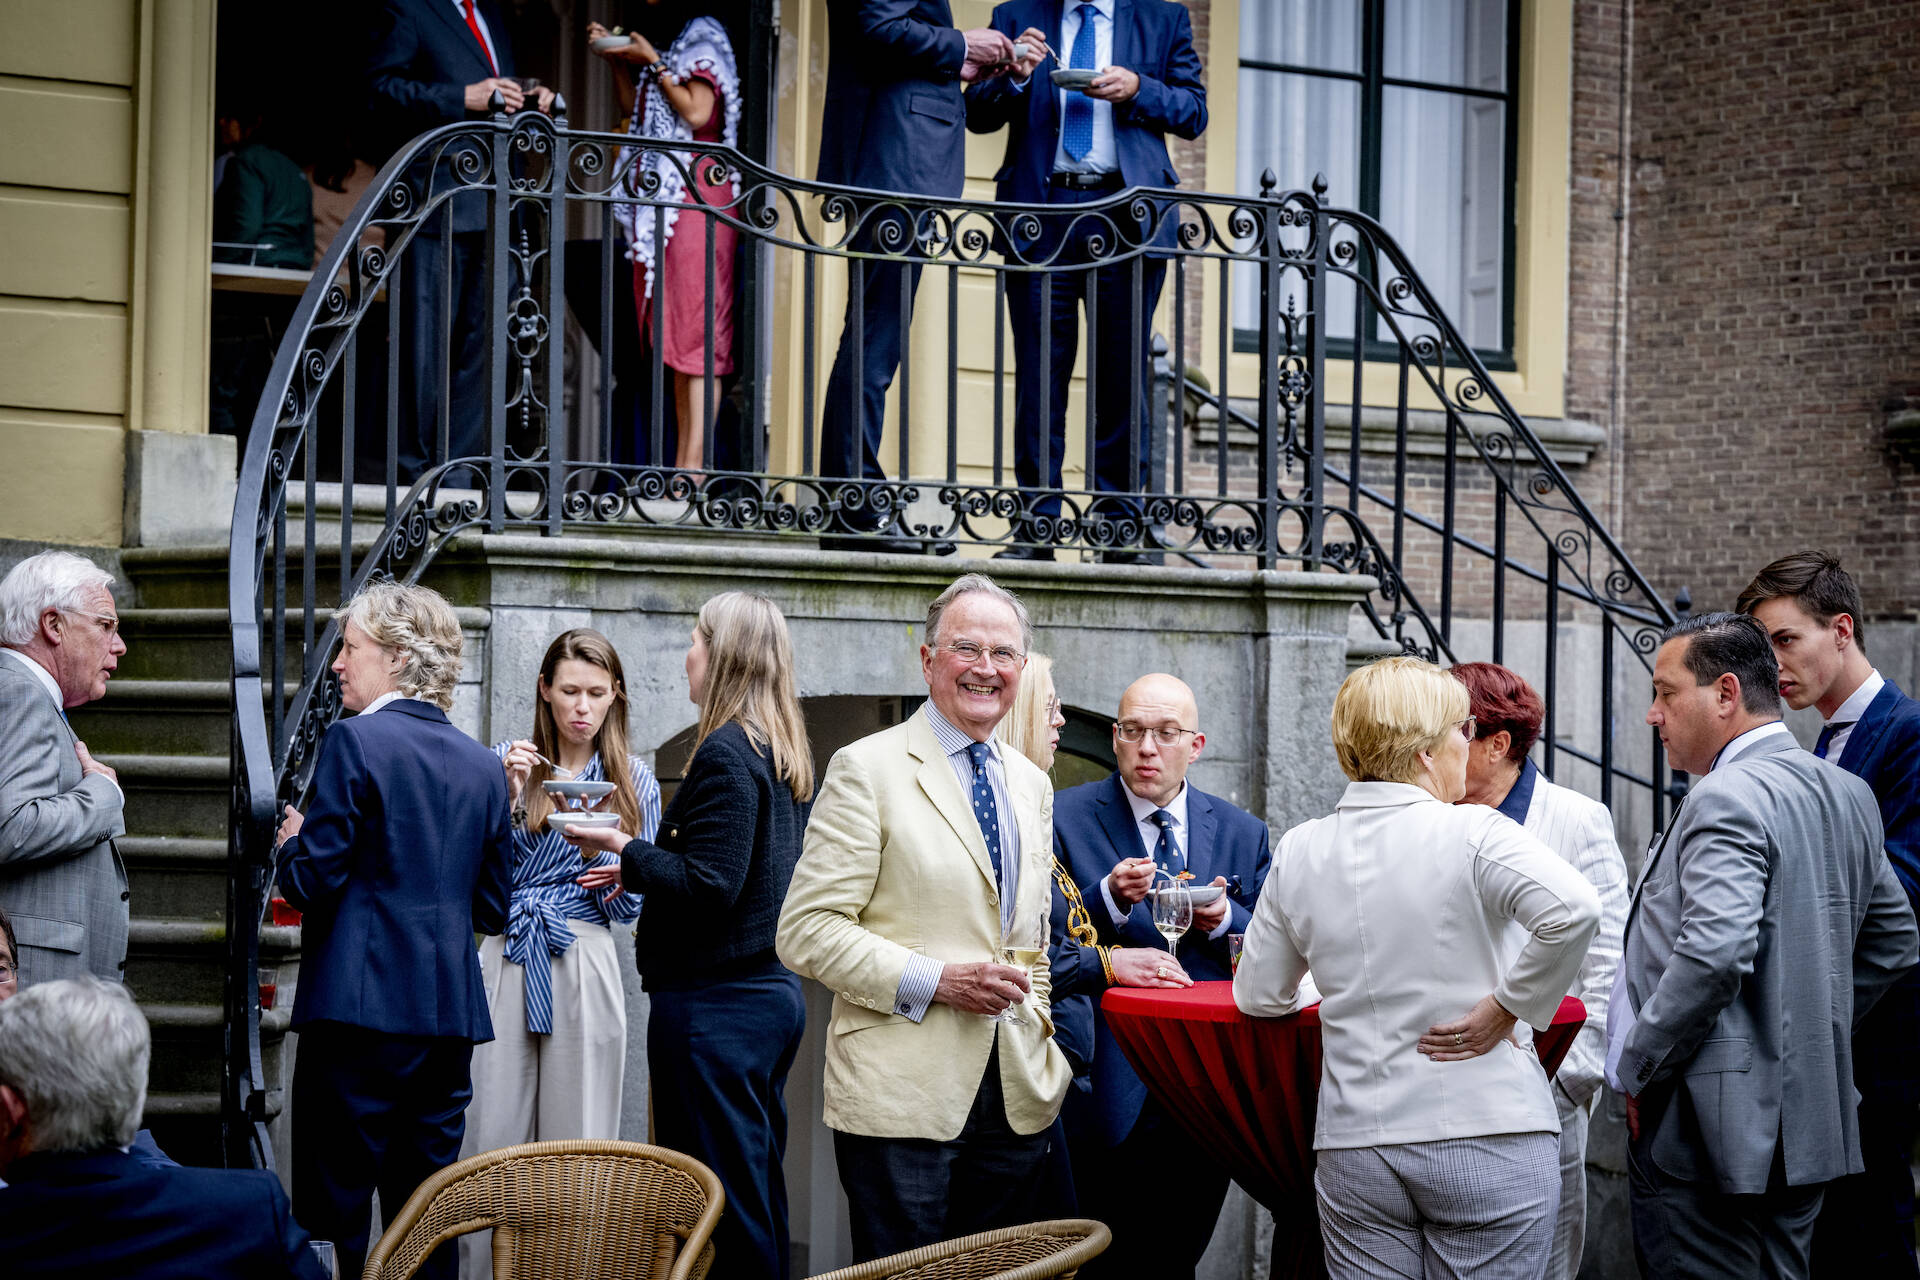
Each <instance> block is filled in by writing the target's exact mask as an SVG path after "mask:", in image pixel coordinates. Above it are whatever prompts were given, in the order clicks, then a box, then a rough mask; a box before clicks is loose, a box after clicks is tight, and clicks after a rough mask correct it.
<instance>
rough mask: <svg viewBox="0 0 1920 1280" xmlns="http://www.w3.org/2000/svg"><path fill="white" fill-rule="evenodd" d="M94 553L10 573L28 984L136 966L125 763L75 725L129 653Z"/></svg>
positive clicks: (7, 832) (2, 679) (1, 712)
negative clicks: (70, 721)
mask: <svg viewBox="0 0 1920 1280" xmlns="http://www.w3.org/2000/svg"><path fill="white" fill-rule="evenodd" d="M112 582H113V579H112V578H111V577H109V576H108V575H107V573H106V571H105V570H103V569H101V568H100V567H99V566H98V565H95V564H93V563H92V562H91V561H88V560H84V559H82V558H81V557H79V556H76V555H73V554H71V553H69V552H65V551H43V552H41V553H40V554H39V555H36V556H29V557H28V558H27V559H25V560H22V561H21V562H20V563H19V564H17V565H15V566H14V568H13V571H12V572H10V573H9V574H7V576H6V578H5V579H4V580H0V906H4V907H5V908H6V910H7V913H8V914H9V915H10V916H12V917H13V927H14V931H15V932H16V933H17V934H18V936H19V944H20V953H19V956H18V957H17V959H18V962H19V965H20V972H21V979H22V982H23V984H24V983H27V982H35V983H39V982H48V981H51V980H53V979H55V978H76V977H79V976H80V975H82V974H85V973H92V974H94V975H95V976H96V977H99V978H103V979H106V980H107V981H110V982H119V981H120V980H121V977H122V973H123V971H124V970H125V969H126V967H127V964H126V955H127V898H128V893H127V871H126V867H125V866H124V865H123V864H122V863H121V861H120V855H119V852H118V851H117V850H116V849H115V848H114V845H113V838H114V837H115V836H118V835H122V834H124V833H125V832H126V829H127V828H126V823H125V822H124V821H123V819H122V816H121V810H122V808H123V807H124V804H125V797H124V796H123V795H121V793H120V784H119V782H118V780H117V779H116V778H115V777H114V773H113V770H112V769H110V768H108V767H107V766H106V765H104V764H101V763H100V762H99V761H98V760H95V759H94V758H93V757H92V756H91V755H89V754H88V752H87V744H86V743H84V742H81V741H80V740H78V739H77V738H75V737H74V736H73V730H72V729H71V728H69V727H68V725H67V712H66V709H67V708H68V707H77V706H79V705H80V704H82V703H84V702H91V701H93V700H94V699H96V698H99V697H101V696H102V695H103V694H105V693H106V691H107V680H108V679H109V678H111V676H112V675H113V669H114V668H115V667H116V666H118V665H119V661H120V655H121V654H123V653H125V652H126V651H127V646H126V644H125V642H123V641H122V640H121V639H120V616H119V613H118V612H117V611H116V610H115V608H114V604H113V594H112V593H111V592H110V591H108V590H107V588H108V587H109V586H110V585H111V584H112Z"/></svg>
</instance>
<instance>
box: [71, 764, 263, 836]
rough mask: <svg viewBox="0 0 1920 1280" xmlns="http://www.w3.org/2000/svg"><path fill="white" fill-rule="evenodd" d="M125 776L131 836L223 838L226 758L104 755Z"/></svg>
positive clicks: (226, 801) (123, 783) (123, 788)
mask: <svg viewBox="0 0 1920 1280" xmlns="http://www.w3.org/2000/svg"><path fill="white" fill-rule="evenodd" d="M99 759H100V761H101V762H102V763H103V764H106V765H108V766H109V767H111V768H112V769H113V770H114V771H115V772H116V773H117V774H119V781H120V790H121V791H122V792H124V793H125V794H126V797H127V809H126V813H127V823H128V827H129V830H128V832H127V834H129V835H133V836H198V837H202V838H207V837H212V836H217V835H220V834H223V833H224V832H225V831H226V829H227V810H228V807H229V804H230V793H231V787H230V786H229V784H228V777H227V757H226V755H225V754H224V753H223V754H220V755H152V754H147V753H140V754H137V755H136V754H131V753H128V754H110V755H102V756H100V757H99Z"/></svg>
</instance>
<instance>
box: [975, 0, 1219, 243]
mask: <svg viewBox="0 0 1920 1280" xmlns="http://www.w3.org/2000/svg"><path fill="white" fill-rule="evenodd" d="M1068 2H1071V0H1068ZM1064 11H1065V3H1063V0H1006V3H1004V4H1001V5H998V6H996V7H995V8H994V11H993V19H992V26H993V27H994V29H995V30H997V31H1001V32H1004V33H1005V34H1006V36H1007V37H1008V38H1009V39H1011V38H1013V37H1015V36H1017V35H1019V34H1020V33H1021V32H1022V31H1025V30H1026V29H1027V28H1028V27H1036V28H1038V29H1039V30H1041V31H1044V32H1046V33H1047V44H1048V45H1049V47H1051V48H1052V49H1053V50H1054V51H1055V52H1056V53H1058V54H1060V55H1062V56H1065V54H1066V50H1064V49H1062V48H1061V47H1060V22H1061V15H1062V14H1063V12H1064ZM1061 65H1063V64H1062V63H1060V62H1059V61H1057V60H1056V59H1054V58H1048V59H1047V60H1046V61H1044V62H1042V63H1041V64H1040V65H1039V66H1038V67H1036V68H1035V69H1034V72H1033V76H1032V78H1031V79H1030V80H1028V82H1027V85H1026V88H1025V89H1021V88H1018V87H1016V86H1015V85H1014V83H1013V81H1012V80H1010V79H1008V78H1007V77H1006V76H999V77H996V78H995V79H992V80H988V81H985V82H984V83H982V84H978V85H975V86H973V87H972V88H970V89H968V90H967V128H969V129H971V130H973V131H974V132H975V133H992V132H994V131H995V130H997V129H999V128H1001V127H1002V126H1007V125H1011V126H1012V129H1011V131H1010V132H1009V133H1008V135H1007V154H1006V158H1005V159H1004V160H1003V161H1002V162H1001V165H1000V171H999V172H998V173H996V174H994V183H995V188H994V197H995V199H998V200H1002V201H1014V202H1018V203H1022V204H1044V203H1046V201H1047V177H1048V175H1049V174H1051V173H1052V172H1053V153H1054V149H1055V146H1056V145H1057V144H1058V142H1059V139H1060V91H1059V90H1058V89H1056V88H1054V86H1053V81H1052V79H1051V78H1050V77H1051V74H1052V72H1053V71H1054V70H1055V69H1056V68H1058V67H1059V66H1061ZM1113 65H1114V66H1116V67H1125V68H1126V69H1127V70H1129V71H1132V72H1133V73H1135V74H1136V75H1138V76H1139V77H1140V92H1139V93H1137V94H1136V95H1134V97H1133V99H1132V100H1131V101H1129V102H1122V103H1118V104H1116V105H1115V106H1114V108H1113V146H1114V153H1115V155H1116V156H1117V158H1118V159H1119V161H1120V178H1121V181H1122V182H1123V183H1124V184H1125V185H1126V186H1129V187H1175V186H1178V185H1179V184H1180V175H1179V174H1177V173H1175V172H1174V169H1173V160H1172V158H1171V157H1170V156H1169V155H1168V154H1167V135H1168V134H1169V133H1171V134H1174V135H1175V136H1177V137H1181V138H1197V137H1199V136H1200V134H1201V131H1202V130H1204V129H1205V128H1206V127H1207V86H1206V84H1205V82H1204V81H1203V80H1202V79H1201V67H1200V55H1199V54H1197V53H1195V52H1194V48H1193V22H1192V19H1190V18H1189V17H1188V16H1187V8H1186V6H1185V5H1182V4H1174V3H1171V0H1114V6H1113ZM1174 231H1175V227H1174V220H1173V219H1171V218H1168V219H1166V220H1165V221H1164V222H1163V224H1162V225H1161V226H1160V227H1159V228H1157V230H1156V232H1155V235H1154V243H1155V244H1158V245H1164V246H1169V247H1170V246H1171V245H1172V244H1173V241H1174Z"/></svg>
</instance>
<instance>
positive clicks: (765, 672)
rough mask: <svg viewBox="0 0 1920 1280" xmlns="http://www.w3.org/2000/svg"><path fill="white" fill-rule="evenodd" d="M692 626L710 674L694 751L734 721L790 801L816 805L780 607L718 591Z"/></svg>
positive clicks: (754, 596) (760, 597) (751, 595)
mask: <svg viewBox="0 0 1920 1280" xmlns="http://www.w3.org/2000/svg"><path fill="white" fill-rule="evenodd" d="M696 627H697V629H698V630H699V632H700V638H701V639H702V640H703V641H704V642H705V643H706V646H707V675H706V683H705V685H704V687H703V688H702V689H701V691H700V727H699V730H698V737H697V738H696V739H695V741H694V744H693V749H694V750H695V751H696V752H697V751H699V750H700V744H701V743H702V742H705V741H706V740H707V736H708V735H709V734H711V733H713V732H714V730H716V729H719V728H721V727H722V726H724V725H727V724H730V723H734V722H738V723H739V725H740V727H741V728H742V729H744V730H745V731H746V734H747V740H748V741H749V742H751V743H752V744H753V748H754V750H756V751H759V752H762V753H763V754H765V753H769V752H770V753H771V755H772V758H773V772H774V776H775V777H778V778H780V779H782V780H784V781H785V782H786V784H787V786H788V788H789V789H790V790H791V791H792V792H793V798H794V799H795V800H797V801H801V802H805V801H807V800H811V799H813V748H812V747H811V746H810V745H809V744H808V742H807V725H806V721H805V720H804V719H803V718H802V717H801V715H800V699H799V698H798V697H796V696H795V695H794V692H793V640H792V638H791V637H790V636H789V635H788V634H787V619H786V617H785V615H783V614H782V613H781V612H780V606H778V605H776V604H775V603H774V602H773V601H771V600H769V599H767V598H766V597H765V596H763V595H759V594H757V593H755V592H752V591H723V592H721V593H720V594H719V595H717V596H714V597H713V598H712V599H711V600H708V601H707V602H706V603H705V604H704V605H701V606H700V620H699V622H698V623H697V624H696Z"/></svg>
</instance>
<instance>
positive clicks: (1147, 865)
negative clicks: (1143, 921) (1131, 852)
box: [1107, 858, 1153, 906]
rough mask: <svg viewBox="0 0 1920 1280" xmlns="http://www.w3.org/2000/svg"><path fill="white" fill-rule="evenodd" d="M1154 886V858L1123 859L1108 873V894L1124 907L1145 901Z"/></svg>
mask: <svg viewBox="0 0 1920 1280" xmlns="http://www.w3.org/2000/svg"><path fill="white" fill-rule="evenodd" d="M1152 886H1153V859H1152V858H1122V859H1120V861H1118V862H1116V863H1114V864H1113V870H1112V871H1109V872H1108V873H1107V892H1108V893H1110V894H1112V895H1113V900H1114V901H1115V902H1117V903H1120V904H1121V905H1122V906H1131V905H1132V904H1133V903H1136V902H1140V901H1143V900H1144V899H1145V898H1146V896H1147V890H1148V889H1149V888H1151V887H1152Z"/></svg>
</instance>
